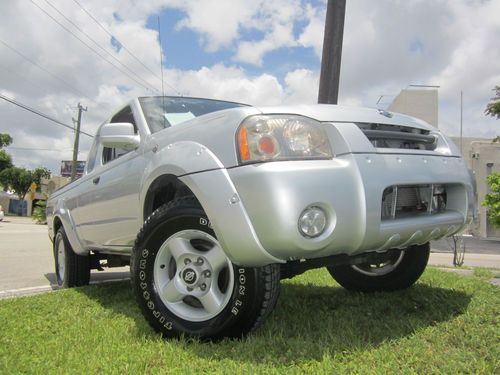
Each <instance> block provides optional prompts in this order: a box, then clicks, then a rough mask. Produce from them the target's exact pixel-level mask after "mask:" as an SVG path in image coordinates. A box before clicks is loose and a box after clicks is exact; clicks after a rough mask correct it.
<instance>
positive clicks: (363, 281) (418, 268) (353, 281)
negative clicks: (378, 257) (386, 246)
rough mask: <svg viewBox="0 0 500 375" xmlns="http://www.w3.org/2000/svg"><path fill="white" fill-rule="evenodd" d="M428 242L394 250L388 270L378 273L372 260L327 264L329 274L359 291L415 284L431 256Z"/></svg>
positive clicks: (388, 289)
mask: <svg viewBox="0 0 500 375" xmlns="http://www.w3.org/2000/svg"><path fill="white" fill-rule="evenodd" d="M429 253H430V246H429V243H426V244H424V245H418V246H410V247H408V248H406V249H404V250H399V251H395V250H393V252H392V263H391V262H389V264H388V265H386V266H385V267H387V268H386V272H384V270H383V268H379V270H381V272H380V273H379V274H377V269H376V268H374V269H373V271H372V270H371V267H370V264H368V263H366V264H358V265H354V266H352V265H342V266H331V267H327V269H328V272H330V275H332V277H333V278H334V279H335V281H337V282H338V283H339V284H340V285H342V286H343V287H344V288H346V289H348V290H351V291H357V292H376V291H393V290H400V289H406V288H409V287H410V286H412V285H413V284H414V283H415V282H416V281H417V280H418V279H419V278H420V276H421V275H422V273H423V272H424V270H425V267H426V266H427V262H428V260H429Z"/></svg>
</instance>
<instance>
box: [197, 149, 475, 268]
mask: <svg viewBox="0 0 500 375" xmlns="http://www.w3.org/2000/svg"><path fill="white" fill-rule="evenodd" d="M217 174H219V177H217ZM221 175H224V176H226V178H227V179H228V181H226V182H224V183H220V181H221V178H222V176H221ZM189 178H190V179H192V181H189V182H190V183H188V185H193V184H194V185H197V186H200V184H202V186H205V187H206V186H208V185H209V184H212V185H214V183H215V185H216V186H218V187H217V188H216V189H217V190H216V191H212V193H211V196H206V195H207V193H206V192H205V193H203V192H202V191H203V190H206V189H199V188H195V190H198V191H197V192H196V191H195V193H196V194H197V196H198V197H199V199H200V195H201V199H200V201H201V203H202V205H203V207H204V208H205V211H206V212H207V214H208V215H209V217H210V218H211V220H212V224H213V226H214V230H215V231H216V234H217V236H218V238H219V240H220V241H221V244H222V246H223V247H224V249H225V250H226V252H227V253H228V256H229V257H230V258H231V260H232V261H233V262H235V263H237V264H241V265H245V266H259V265H263V264H268V263H272V262H276V261H280V262H283V261H287V260H294V259H301V258H305V259H308V258H318V257H324V256H329V255H335V254H347V255H355V254H358V253H362V252H366V251H375V250H385V249H389V248H398V247H399V248H404V247H407V246H410V245H414V244H421V243H425V242H428V241H429V240H434V239H438V238H441V237H444V236H450V235H452V234H454V233H456V232H458V231H459V230H460V229H462V228H463V227H464V225H465V224H466V223H467V222H468V221H469V220H470V213H471V212H472V210H471V207H473V204H474V202H473V185H472V181H471V179H470V175H469V173H468V171H467V169H466V167H465V165H464V162H463V160H462V159H460V158H456V157H444V156H436V155H398V154H345V155H342V156H339V157H336V158H334V159H332V160H321V161H290V162H270V163H261V164H254V165H247V166H241V167H236V168H232V169H229V170H227V171H224V172H222V171H221V170H219V171H210V172H205V173H200V174H196V175H191V176H189ZM227 184H229V185H230V186H229V187H224V185H227ZM416 184H447V185H450V186H453V189H452V191H450V194H448V202H447V208H446V210H445V211H444V212H441V213H436V214H433V215H419V216H416V217H406V218H397V219H395V220H382V218H381V200H382V195H383V192H384V190H385V189H386V188H387V187H389V186H393V185H416ZM203 195H205V197H203ZM216 196H217V197H220V199H219V200H218V201H217V199H218V198H216ZM231 199H232V201H231ZM235 200H236V202H235ZM311 205H314V206H319V207H321V208H323V210H324V211H325V212H326V213H327V216H328V224H327V229H326V231H325V232H324V233H323V234H322V235H320V236H319V237H317V238H306V237H304V236H302V235H301V234H300V232H299V230H298V224H297V220H298V217H299V215H300V214H301V212H302V211H303V210H304V209H305V208H306V207H308V206H311Z"/></svg>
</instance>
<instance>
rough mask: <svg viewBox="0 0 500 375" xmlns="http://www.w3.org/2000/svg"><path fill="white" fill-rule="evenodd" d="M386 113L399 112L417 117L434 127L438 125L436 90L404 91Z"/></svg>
mask: <svg viewBox="0 0 500 375" xmlns="http://www.w3.org/2000/svg"><path fill="white" fill-rule="evenodd" d="M387 110H388V111H392V112H399V113H403V114H405V115H409V116H413V117H417V118H419V119H422V120H424V121H426V122H428V123H429V124H431V125H434V126H435V127H436V128H437V127H438V124H439V118H438V115H439V114H438V90H437V89H432V90H431V89H404V90H401V92H400V93H399V95H398V96H396V97H395V98H394V101H393V102H392V103H391V104H390V105H389V107H388V108H387Z"/></svg>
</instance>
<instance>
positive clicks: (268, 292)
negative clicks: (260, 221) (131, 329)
mask: <svg viewBox="0 0 500 375" xmlns="http://www.w3.org/2000/svg"><path fill="white" fill-rule="evenodd" d="M131 276H132V283H133V286H134V289H135V292H136V295H137V299H138V302H139V305H140V307H141V309H142V312H143V314H144V316H145V317H146V319H147V320H148V322H149V323H150V325H151V326H152V327H153V328H154V329H155V330H156V331H158V332H160V333H162V334H163V335H164V336H167V337H178V336H181V335H185V336H191V337H199V338H202V339H218V338H222V337H241V336H243V335H245V334H247V333H249V332H251V331H253V330H255V329H256V328H257V327H259V326H260V325H261V324H262V323H263V321H264V320H265V318H266V317H267V315H269V314H270V312H271V311H272V309H273V308H274V306H275V304H276V300H277V297H278V294H279V280H280V277H279V267H278V266H277V265H268V266H265V267H259V268H245V267H240V266H237V265H235V264H233V263H232V262H231V261H230V260H229V258H228V257H227V256H226V255H225V253H224V251H223V250H222V247H221V245H220V244H219V242H218V241H217V238H216V236H215V233H214V231H213V230H212V229H211V226H210V222H209V221H208V218H207V217H206V215H205V213H204V212H203V210H202V208H201V207H200V206H199V204H198V202H197V201H196V199H194V198H179V199H176V200H174V201H173V202H171V203H169V204H167V205H164V206H162V207H160V208H159V209H157V210H156V211H155V212H154V213H153V214H152V215H151V216H150V217H149V218H148V220H147V221H146V222H145V223H144V226H143V228H142V230H141V232H140V233H139V235H138V237H137V240H136V245H135V248H134V251H133V254H132V260H131Z"/></svg>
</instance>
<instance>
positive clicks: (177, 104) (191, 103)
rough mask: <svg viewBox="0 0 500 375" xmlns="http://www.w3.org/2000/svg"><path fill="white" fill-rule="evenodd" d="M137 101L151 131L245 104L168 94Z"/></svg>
mask: <svg viewBox="0 0 500 375" xmlns="http://www.w3.org/2000/svg"><path fill="white" fill-rule="evenodd" d="M139 102H140V103H141V107H142V111H143V112H144V117H145V118H146V121H147V123H148V126H149V129H150V130H151V133H156V132H157V131H160V130H162V129H165V128H168V127H170V126H175V125H178V124H180V123H182V122H184V121H187V120H190V119H192V118H195V117H198V116H202V115H205V114H207V113H211V112H216V111H222V110H223V109H229V108H236V107H243V106H245V104H239V103H232V102H224V101H220V100H211V99H196V98H182V97H169V96H164V97H161V96H158V97H149V98H139Z"/></svg>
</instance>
